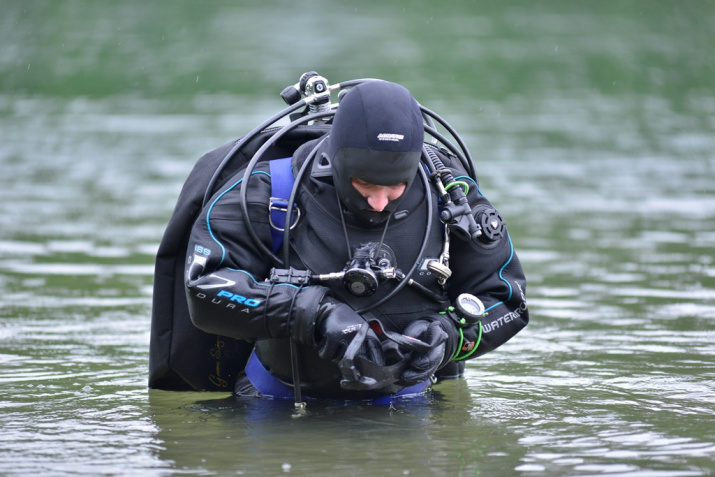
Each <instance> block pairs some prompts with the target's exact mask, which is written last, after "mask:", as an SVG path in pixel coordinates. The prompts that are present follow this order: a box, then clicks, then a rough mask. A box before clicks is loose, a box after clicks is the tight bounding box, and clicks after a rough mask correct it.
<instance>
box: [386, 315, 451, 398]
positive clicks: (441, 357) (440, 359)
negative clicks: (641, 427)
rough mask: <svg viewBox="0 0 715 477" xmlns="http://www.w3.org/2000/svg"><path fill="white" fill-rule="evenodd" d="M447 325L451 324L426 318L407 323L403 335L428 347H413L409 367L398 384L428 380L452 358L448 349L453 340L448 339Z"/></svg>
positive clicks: (404, 384) (410, 383) (408, 384)
mask: <svg viewBox="0 0 715 477" xmlns="http://www.w3.org/2000/svg"><path fill="white" fill-rule="evenodd" d="M446 326H449V324H446V323H442V322H440V321H435V320H426V319H421V320H415V321H413V322H412V323H410V324H409V325H407V328H405V330H404V331H403V335H405V336H408V337H410V338H415V339H417V340H419V341H421V342H423V343H425V344H426V345H427V349H420V350H418V349H413V350H412V351H410V352H409V354H410V356H409V359H408V361H407V367H406V369H405V370H404V371H403V372H402V375H401V376H400V380H399V381H398V382H397V383H398V384H400V385H402V386H411V385H413V384H417V383H421V382H423V381H426V380H427V379H429V378H430V377H431V376H432V375H433V374H434V373H435V372H436V371H437V369H439V368H440V367H441V366H442V364H443V363H446V362H447V361H448V360H449V358H451V354H448V350H447V345H448V341H451V340H448V338H449V335H448V333H447V330H446V329H445V327H446Z"/></svg>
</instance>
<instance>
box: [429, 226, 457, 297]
mask: <svg viewBox="0 0 715 477" xmlns="http://www.w3.org/2000/svg"><path fill="white" fill-rule="evenodd" d="M427 269H428V270H429V271H430V272H432V273H434V274H435V275H437V283H439V284H440V285H442V286H444V284H445V283H447V280H448V279H449V277H451V276H452V270H451V269H450V268H449V226H446V227H445V228H444V248H443V249H442V254H441V255H440V256H439V260H430V261H429V262H428V263H427Z"/></svg>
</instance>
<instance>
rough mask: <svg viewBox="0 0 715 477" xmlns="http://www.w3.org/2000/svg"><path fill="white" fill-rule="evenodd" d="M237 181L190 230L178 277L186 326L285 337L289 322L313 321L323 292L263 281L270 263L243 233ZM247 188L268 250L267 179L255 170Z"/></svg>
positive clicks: (254, 337) (250, 209)
mask: <svg viewBox="0 0 715 477" xmlns="http://www.w3.org/2000/svg"><path fill="white" fill-rule="evenodd" d="M243 181H244V179H243V173H242V172H240V173H238V174H236V176H234V177H233V178H231V179H230V180H229V181H228V182H227V183H226V185H225V186H224V187H223V188H222V189H221V190H220V191H219V192H217V193H216V194H215V195H214V197H213V198H212V199H211V200H210V201H209V202H208V203H207V204H206V205H205V206H204V208H203V210H202V211H201V213H200V214H199V217H198V219H197V220H196V222H195V223H194V226H193V228H192V231H191V235H190V239H189V244H188V249H187V257H186V264H185V274H184V280H185V285H186V298H187V301H188V305H189V312H190V315H191V320H192V322H193V323H194V325H195V326H196V327H197V328H199V329H201V330H203V331H206V332H208V333H216V334H220V335H223V336H228V337H232V338H238V339H245V340H258V339H265V338H282V337H287V336H289V331H290V330H289V326H290V322H291V321H292V320H293V319H296V318H297V319H299V320H301V321H305V320H314V318H315V317H314V315H315V314H317V310H318V306H319V304H320V302H321V301H322V299H323V297H324V296H325V294H326V293H327V291H328V289H327V288H325V287H322V286H306V287H298V286H295V285H290V284H271V283H268V282H267V281H266V280H265V279H266V277H267V276H268V274H269V272H270V269H271V267H272V263H271V261H270V258H269V257H268V256H266V254H265V252H264V251H263V250H262V249H260V247H259V246H258V245H257V244H256V243H255V242H254V241H253V239H252V238H251V236H250V235H249V233H248V232H247V230H246V218H245V217H244V216H243V212H242V208H241V206H240V202H239V201H240V198H241V197H240V193H239V191H240V188H241V187H242V186H244V184H243ZM248 187H249V189H248V191H247V195H246V197H247V200H248V213H249V216H250V220H251V221H252V222H251V223H252V225H253V228H254V230H255V232H256V234H257V236H258V237H259V239H260V241H261V242H262V243H263V244H264V245H265V246H266V247H268V249H269V250H270V249H271V246H272V239H271V233H270V224H269V213H268V201H269V197H270V190H271V185H270V175H269V173H268V172H266V171H265V170H260V169H259V168H258V167H257V168H256V169H255V170H254V172H253V174H252V175H251V177H250V180H249V183H248Z"/></svg>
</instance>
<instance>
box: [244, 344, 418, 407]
mask: <svg viewBox="0 0 715 477" xmlns="http://www.w3.org/2000/svg"><path fill="white" fill-rule="evenodd" d="M244 372H245V373H246V377H248V380H249V381H251V384H252V385H253V387H254V388H256V390H257V391H258V392H259V393H261V394H262V395H263V396H264V397H267V398H272V399H280V400H289V399H294V398H295V395H294V393H293V389H291V388H290V387H288V386H286V385H285V384H283V383H282V382H281V381H280V380H279V379H278V378H276V377H275V376H273V375H272V374H271V373H270V372H269V371H268V370H267V369H266V368H264V367H263V364H262V363H261V361H260V360H259V359H258V356H256V351H255V350H254V351H253V353H251V356H250V357H249V358H248V364H246V368H245V370H244ZM430 384H431V381H430V380H429V379H428V380H427V381H424V382H422V383H418V384H414V385H412V386H408V387H406V388H403V389H402V390H401V391H399V392H398V393H397V394H393V395H391V396H382V397H378V398H375V399H373V400H372V401H371V402H372V403H373V404H390V403H392V402H394V400H395V399H400V398H414V397H417V396H422V395H424V394H425V392H426V391H427V390H428V389H429V385H430ZM303 397H304V399H305V400H306V401H311V400H313V398H311V397H309V396H303Z"/></svg>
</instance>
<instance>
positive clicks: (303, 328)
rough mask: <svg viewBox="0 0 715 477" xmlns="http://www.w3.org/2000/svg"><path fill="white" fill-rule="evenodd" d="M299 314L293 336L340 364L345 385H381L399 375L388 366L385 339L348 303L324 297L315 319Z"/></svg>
mask: <svg viewBox="0 0 715 477" xmlns="http://www.w3.org/2000/svg"><path fill="white" fill-rule="evenodd" d="M300 316H301V318H302V319H298V320H296V321H295V322H294V324H293V327H292V329H293V336H294V337H296V339H297V340H298V341H300V342H301V343H303V344H305V345H308V346H311V347H313V348H316V349H317V350H318V356H320V357H321V358H323V359H325V360H328V361H332V362H334V363H337V364H338V367H339V368H340V372H341V374H342V379H341V382H340V385H341V386H342V387H343V388H345V389H356V390H370V389H379V388H382V387H385V386H388V385H390V384H393V383H394V382H395V381H396V380H397V378H398V377H399V373H395V372H394V369H392V368H391V367H386V366H385V358H384V355H383V350H382V343H381V342H380V339H379V338H378V337H377V335H376V334H375V332H374V331H373V330H372V329H371V328H370V325H369V324H368V322H367V321H365V319H364V318H363V317H362V316H360V315H359V314H358V313H356V312H355V310H353V309H352V308H350V307H349V306H348V305H346V304H344V303H340V302H338V301H335V300H333V299H331V298H330V297H325V298H324V299H323V300H322V301H321V303H320V305H319V306H318V312H317V314H316V315H315V316H316V318H315V319H312V320H311V319H310V318H308V317H307V316H306V315H305V314H301V315H300Z"/></svg>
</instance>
